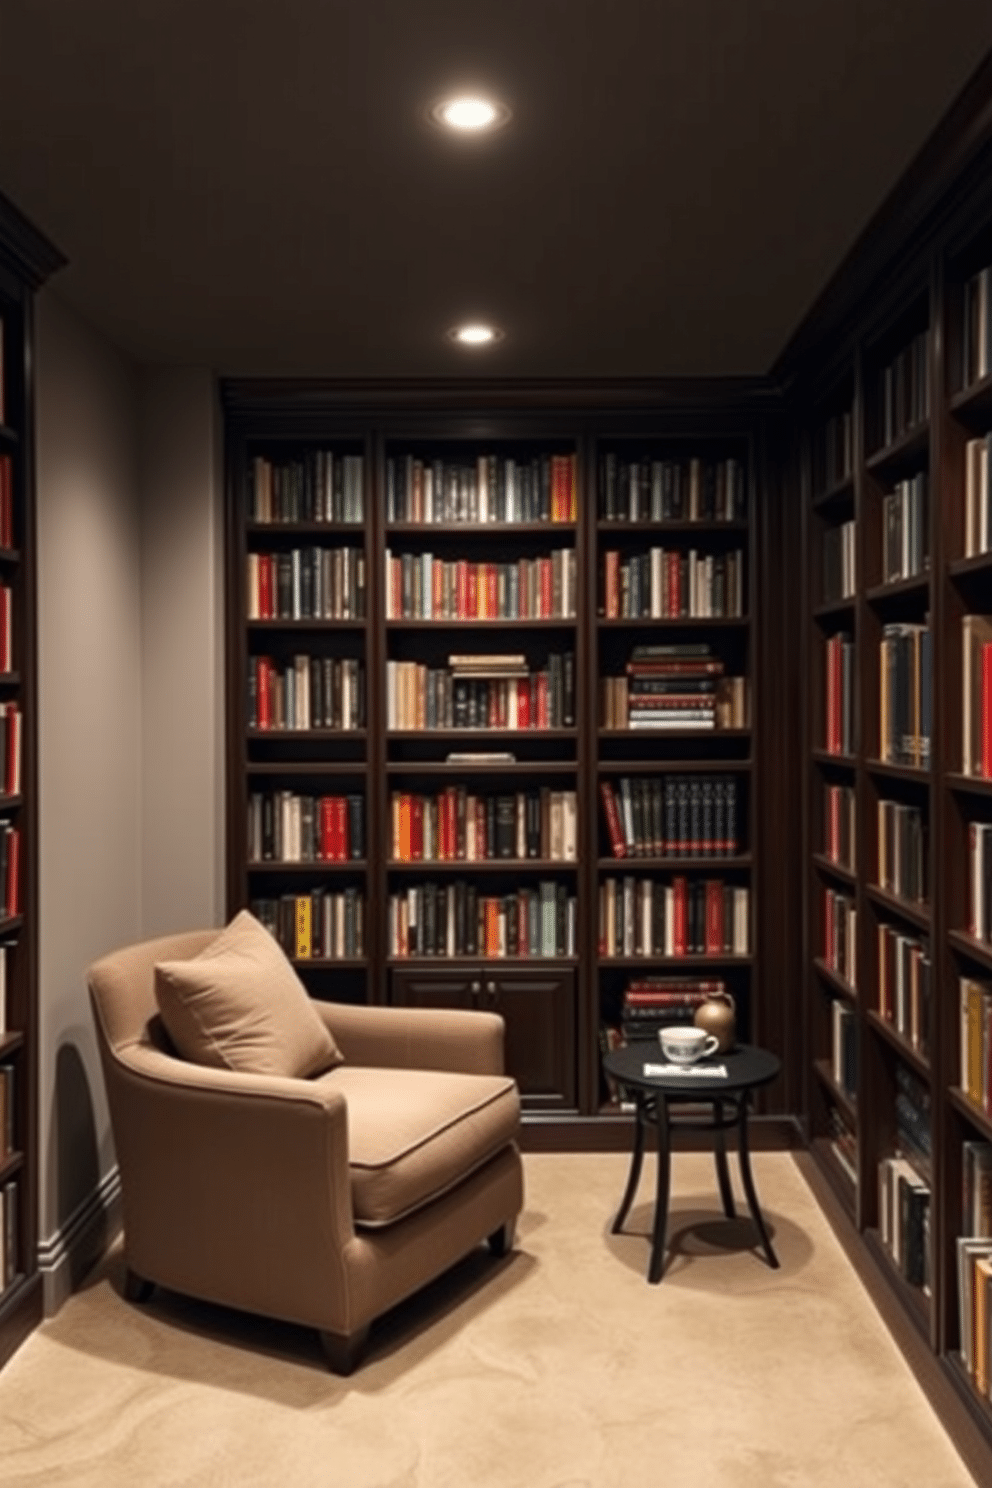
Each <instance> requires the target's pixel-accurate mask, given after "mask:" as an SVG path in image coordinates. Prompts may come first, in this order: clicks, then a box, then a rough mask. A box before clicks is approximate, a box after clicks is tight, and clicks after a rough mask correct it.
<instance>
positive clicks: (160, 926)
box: [36, 290, 223, 1310]
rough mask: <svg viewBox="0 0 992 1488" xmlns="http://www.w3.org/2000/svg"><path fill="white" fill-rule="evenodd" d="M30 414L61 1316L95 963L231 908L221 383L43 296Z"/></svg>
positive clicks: (45, 1009) (98, 1117)
mask: <svg viewBox="0 0 992 1488" xmlns="http://www.w3.org/2000/svg"><path fill="white" fill-rule="evenodd" d="M36 406H37V487H38V671H39V691H38V707H39V720H38V738H39V762H38V763H39V782H38V785H39V823H40V826H39V836H40V841H39V858H38V863H39V1000H40V1009H39V1023H40V1072H39V1096H40V1144H41V1153H40V1162H41V1172H40V1184H39V1203H40V1213H39V1235H40V1250H41V1254H42V1264H43V1270H45V1269H46V1267H47V1270H48V1272H49V1273H50V1275H47V1276H46V1303H47V1305H48V1307H49V1310H52V1308H53V1307H54V1306H56V1305H57V1304H58V1302H59V1301H60V1300H61V1298H62V1296H63V1295H64V1294H65V1292H66V1290H67V1283H66V1279H65V1277H64V1276H63V1277H62V1279H61V1280H59V1277H58V1275H57V1273H58V1272H59V1271H60V1268H61V1269H62V1270H63V1271H64V1270H65V1269H66V1267H67V1266H70V1263H71V1262H72V1257H71V1256H70V1255H68V1254H67V1246H66V1244H65V1243H63V1237H64V1236H65V1235H66V1234H68V1233H70V1232H71V1233H72V1235H75V1234H76V1232H77V1231H78V1230H79V1216H80V1214H83V1215H85V1214H86V1212H87V1209H88V1208H89V1210H91V1211H92V1215H91V1218H92V1220H93V1224H91V1225H90V1229H91V1230H94V1229H95V1231H97V1232H98V1231H99V1229H100V1221H101V1218H103V1219H104V1221H105V1219H106V1217H105V1216H101V1213H100V1202H101V1199H100V1191H101V1185H103V1195H104V1197H105V1195H106V1192H107V1184H106V1180H107V1177H108V1175H112V1173H113V1168H114V1152H113V1143H112V1139H111V1135H110V1129H109V1121H108V1115H107V1108H106V1101H105V1098H104V1093H103V1083H102V1076H101V1073H100V1069H99V1061H98V1056H97V1051H96V1046H95V1041H94V1036H93V1032H92V1026H91V1019H90V1011H89V1006H88V1003H87V1000H86V990H85V982H84V973H85V969H86V967H87V965H88V964H89V962H90V961H91V960H93V959H94V958H95V957H96V956H98V955H100V954H102V953H103V952H105V951H108V950H111V949H113V948H114V947H115V946H119V945H123V944H126V943H127V942H129V941H132V940H137V939H140V938H143V937H144V936H147V935H152V934H158V933H163V932H165V931H168V930H172V929H180V928H186V927H189V926H193V925H208V924H214V923H219V921H220V917H221V915H222V912H223V890H222V883H223V878H222V873H223V851H222V838H221V822H222V811H223V791H222V778H223V777H222V732H223V692H222V687H221V677H222V663H221V638H222V630H221V612H222V606H221V603H220V597H221V596H220V553H221V543H222V525H221V520H220V501H219V491H220V482H219V480H218V478H217V466H218V450H219V440H218V437H217V428H218V425H217V418H216V411H215V395H214V390H213V383H212V379H211V377H210V375H209V374H208V373H206V372H204V371H201V370H185V369H183V370H175V371H156V372H154V373H151V372H147V373H146V372H142V371H139V370H137V369H135V368H133V367H131V366H129V365H128V363H127V362H126V361H125V360H124V359H123V358H122V357H121V356H120V355H119V354H118V353H117V352H116V351H115V350H114V349H113V348H112V347H111V346H110V345H109V344H108V343H107V342H105V341H104V340H103V339H102V338H101V337H100V336H99V335H97V334H96V333H95V332H94V331H93V330H92V329H91V328H90V327H89V326H87V325H86V324H85V323H84V322H83V321H82V320H81V319H80V318H79V317H78V316H77V315H76V314H75V312H74V311H72V310H71V309H69V307H68V306H66V305H65V304H64V303H63V302H62V301H61V300H60V299H59V298H58V296H57V295H56V294H55V293H54V292H53V291H52V290H45V291H44V292H43V293H42V294H41V295H40V296H39V297H38V301H37V308H36ZM83 1228H84V1229H85V1225H84V1226H83ZM99 1238H100V1236H99V1234H98V1233H95V1234H93V1235H91V1236H90V1247H91V1249H92V1248H93V1247H94V1245H95V1243H96V1241H98V1240H99ZM73 1243H75V1242H73ZM81 1244H82V1245H83V1249H84V1250H85V1246H86V1236H85V1234H84V1235H82V1237H81ZM77 1259H78V1258H77ZM71 1269H72V1270H73V1271H74V1272H75V1271H77V1270H78V1267H77V1266H71ZM50 1283H51V1284H50Z"/></svg>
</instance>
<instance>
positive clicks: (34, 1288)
mask: <svg viewBox="0 0 992 1488" xmlns="http://www.w3.org/2000/svg"><path fill="white" fill-rule="evenodd" d="M41 1310H42V1309H41V1277H40V1276H39V1275H38V1273H37V1272H35V1273H34V1274H33V1275H32V1276H25V1277H22V1278H21V1280H20V1281H15V1282H14V1284H13V1286H12V1287H11V1288H10V1291H9V1292H7V1293H5V1294H4V1298H3V1301H2V1302H0V1369H2V1368H3V1366H4V1365H5V1364H6V1362H7V1360H8V1359H9V1358H10V1356H11V1355H12V1354H13V1353H15V1352H16V1350H17V1349H19V1348H20V1346H21V1344H22V1343H23V1342H24V1340H25V1338H27V1337H28V1335H29V1334H30V1333H32V1332H33V1331H34V1329H35V1328H37V1326H38V1324H39V1323H40V1322H41Z"/></svg>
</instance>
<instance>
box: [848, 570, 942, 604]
mask: <svg viewBox="0 0 992 1488" xmlns="http://www.w3.org/2000/svg"><path fill="white" fill-rule="evenodd" d="M929 588H930V575H929V574H928V573H921V574H911V575H910V577H909V578H907V579H890V580H889V581H888V582H887V583H885V584H873V585H872V586H871V588H870V589H867V590H866V591H865V598H866V599H867V600H868V603H869V604H874V605H885V604H886V603H887V602H888V601H889V600H900V599H906V598H907V597H913V596H917V597H919V598H921V599H922V598H925V597H926V595H927V592H928V590H929ZM852 603H853V602H852Z"/></svg>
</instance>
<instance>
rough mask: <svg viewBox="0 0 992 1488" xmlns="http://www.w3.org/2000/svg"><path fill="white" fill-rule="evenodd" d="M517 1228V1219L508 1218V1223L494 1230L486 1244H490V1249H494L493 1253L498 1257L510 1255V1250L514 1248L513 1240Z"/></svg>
mask: <svg viewBox="0 0 992 1488" xmlns="http://www.w3.org/2000/svg"><path fill="white" fill-rule="evenodd" d="M516 1228H517V1224H516V1220H514V1219H508V1220H507V1221H506V1224H502V1225H500V1227H499V1229H498V1230H493V1232H492V1234H491V1235H490V1236H489V1239H488V1240H487V1241H486V1244H487V1245H488V1246H489V1249H490V1250H491V1251H492V1253H493V1255H494V1256H496V1257H497V1259H498V1258H499V1257H500V1256H505V1255H509V1253H510V1251H511V1250H512V1249H513V1240H514V1236H515V1234H516Z"/></svg>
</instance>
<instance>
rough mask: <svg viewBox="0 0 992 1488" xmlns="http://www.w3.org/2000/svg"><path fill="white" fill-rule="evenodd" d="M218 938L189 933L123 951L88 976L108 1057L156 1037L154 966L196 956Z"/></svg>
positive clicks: (158, 1039)
mask: <svg viewBox="0 0 992 1488" xmlns="http://www.w3.org/2000/svg"><path fill="white" fill-rule="evenodd" d="M218 934H219V931H217V930H188V931H186V932H185V933H183V934H181V935H163V936H160V937H159V938H158V939H157V940H145V941H142V942H140V943H139V944H137V945H130V946H124V947H123V948H122V949H121V950H119V951H111V952H110V954H109V955H107V956H101V958H100V960H99V961H94V962H93V965H92V966H91V967H90V968H89V970H88V971H87V973H86V982H87V986H88V987H89V993H90V1002H91V1003H92V1006H93V1017H94V1020H95V1022H96V1027H97V1033H98V1035H99V1036H100V1037H101V1039H102V1041H103V1042H104V1043H105V1044H106V1046H107V1049H108V1052H113V1053H114V1054H119V1053H120V1052H121V1051H122V1050H123V1049H125V1048H127V1046H128V1045H129V1044H135V1043H139V1042H141V1041H143V1040H144V1041H149V1040H150V1041H151V1042H153V1043H155V1044H159V1045H160V1044H161V1042H162V1039H161V1037H160V1036H158V1035H157V1031H156V1030H157V1026H158V1005H157V1004H156V1002H155V965H156V962H158V961H185V960H187V959H189V958H190V957H191V956H196V955H198V954H199V952H200V951H202V950H203V949H204V947H205V946H208V945H209V944H210V942H211V941H212V940H213V939H214V938H215V936H217V935H218Z"/></svg>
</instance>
